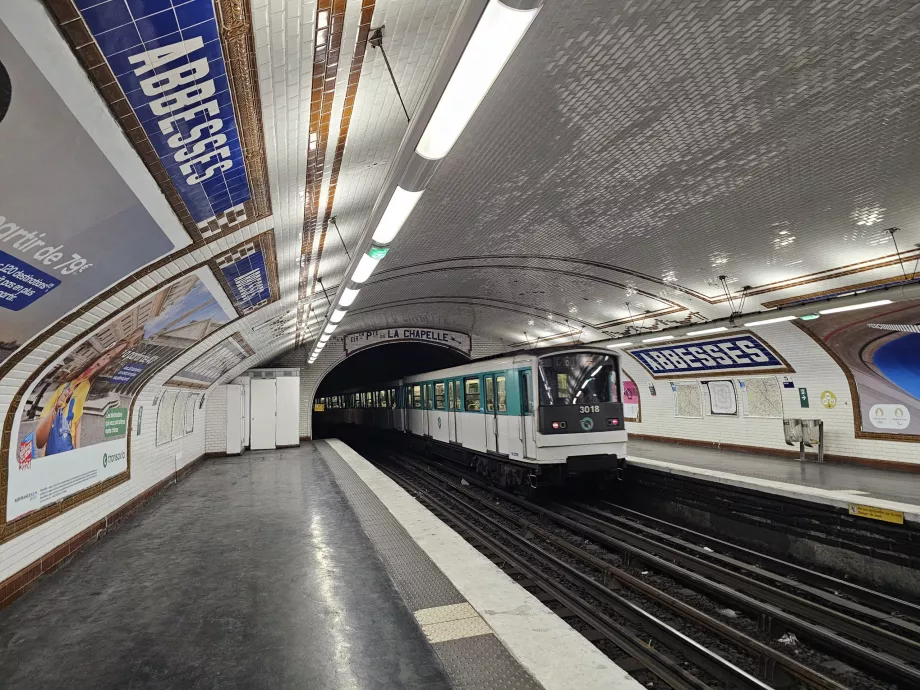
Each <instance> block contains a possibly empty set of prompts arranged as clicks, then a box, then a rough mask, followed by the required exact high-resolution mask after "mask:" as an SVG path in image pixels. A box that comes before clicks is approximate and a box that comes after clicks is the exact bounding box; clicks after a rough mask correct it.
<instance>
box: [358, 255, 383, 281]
mask: <svg viewBox="0 0 920 690" xmlns="http://www.w3.org/2000/svg"><path fill="white" fill-rule="evenodd" d="M378 263H380V259H377V258H374V257H372V256H371V255H370V254H365V255H364V256H362V257H361V260H360V261H359V262H358V267H357V268H356V269H355V273H354V275H353V276H352V277H351V279H352V280H353V281H355V282H356V283H363V282H364V281H365V280H367V279H368V278H370V277H371V273H373V272H374V269H375V268H377V264H378Z"/></svg>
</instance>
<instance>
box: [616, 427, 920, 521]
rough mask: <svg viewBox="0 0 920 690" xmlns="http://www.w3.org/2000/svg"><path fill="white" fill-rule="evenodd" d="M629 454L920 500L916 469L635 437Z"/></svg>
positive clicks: (894, 498) (901, 499) (893, 498)
mask: <svg viewBox="0 0 920 690" xmlns="http://www.w3.org/2000/svg"><path fill="white" fill-rule="evenodd" d="M628 453H629V455H633V456H637V457H640V458H648V459H649V460H660V461H662V462H672V463H676V464H680V465H689V466H691V467H701V468H704V469H707V470H718V471H720V472H733V473H735V474H740V475H744V476H746V477H756V478H757V479H769V480H771V481H776V482H785V483H788V484H799V485H801V486H811V487H815V488H819V489H833V490H837V491H860V492H865V495H867V496H873V497H875V498H882V499H885V500H889V501H899V502H902V503H910V504H914V505H920V476H918V475H917V474H916V473H912V472H906V471H898V470H886V469H876V468H874V467H862V466H860V465H839V464H835V463H823V464H818V463H816V462H800V461H799V460H798V459H795V458H788V457H783V456H781V455H761V454H759V453H740V452H738V451H733V450H719V449H716V448H698V447H696V446H684V445H680V444H677V443H663V442H661V441H649V440H647V439H639V438H632V437H631V438H630V439H629V445H628Z"/></svg>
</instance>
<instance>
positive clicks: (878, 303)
mask: <svg viewBox="0 0 920 690" xmlns="http://www.w3.org/2000/svg"><path fill="white" fill-rule="evenodd" d="M886 304H891V300H890V299H879V300H876V301H875V302H863V303H862V304H850V305H848V306H846V307H833V308H832V309H821V310H820V311H819V312H818V313H819V314H837V313H839V312H842V311H855V310H856V309H868V308H869V307H882V306H884V305H886Z"/></svg>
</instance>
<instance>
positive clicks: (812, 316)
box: [799, 314, 821, 321]
mask: <svg viewBox="0 0 920 690" xmlns="http://www.w3.org/2000/svg"><path fill="white" fill-rule="evenodd" d="M799 318H800V319H802V321H814V320H815V319H818V318H821V317H819V316H818V315H817V314H802V316H800V317H799Z"/></svg>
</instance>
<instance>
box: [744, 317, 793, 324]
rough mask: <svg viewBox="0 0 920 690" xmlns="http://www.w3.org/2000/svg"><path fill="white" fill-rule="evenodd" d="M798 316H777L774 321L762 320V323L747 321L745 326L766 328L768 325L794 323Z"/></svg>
mask: <svg viewBox="0 0 920 690" xmlns="http://www.w3.org/2000/svg"><path fill="white" fill-rule="evenodd" d="M797 318H799V317H798V316H777V317H776V318H775V319H764V320H763V321H748V322H747V323H746V324H744V325H745V326H766V325H767V324H769V323H780V322H782V321H795V320H796V319H797Z"/></svg>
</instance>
